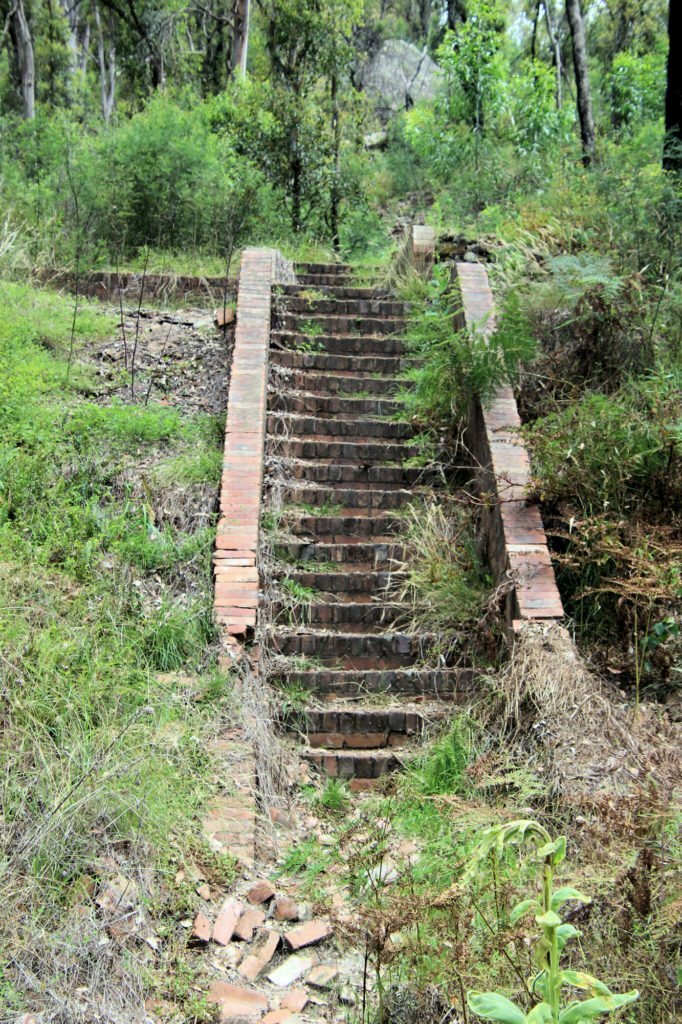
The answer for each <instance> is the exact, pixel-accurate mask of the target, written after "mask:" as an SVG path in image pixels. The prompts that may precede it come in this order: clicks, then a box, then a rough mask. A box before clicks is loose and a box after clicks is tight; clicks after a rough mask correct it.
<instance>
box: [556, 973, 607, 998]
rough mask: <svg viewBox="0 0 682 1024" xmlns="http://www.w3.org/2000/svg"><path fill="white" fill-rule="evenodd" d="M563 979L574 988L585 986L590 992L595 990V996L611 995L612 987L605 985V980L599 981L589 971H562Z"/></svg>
mask: <svg viewBox="0 0 682 1024" xmlns="http://www.w3.org/2000/svg"><path fill="white" fill-rule="evenodd" d="M561 977H562V980H563V981H564V982H565V984H566V985H573V988H583V989H586V991H588V992H593V993H594V995H595V996H610V995H611V989H610V988H609V986H608V985H605V984H604V982H603V981H599V979H598V978H595V977H594V976H593V975H591V974H588V973H587V971H571V970H567V971H562V972H561Z"/></svg>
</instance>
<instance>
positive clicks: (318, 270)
mask: <svg viewBox="0 0 682 1024" xmlns="http://www.w3.org/2000/svg"><path fill="white" fill-rule="evenodd" d="M352 272H353V268H352V266H351V265H350V263H303V262H302V263H294V273H295V274H296V275H298V274H329V275H331V276H336V275H337V274H350V273H352Z"/></svg>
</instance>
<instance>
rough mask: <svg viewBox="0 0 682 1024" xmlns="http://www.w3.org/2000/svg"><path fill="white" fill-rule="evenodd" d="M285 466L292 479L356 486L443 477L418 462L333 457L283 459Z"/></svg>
mask: <svg viewBox="0 0 682 1024" xmlns="http://www.w3.org/2000/svg"><path fill="white" fill-rule="evenodd" d="M283 463H284V465H283V467H282V468H283V469H284V471H285V472H286V474H287V475H288V477H289V478H290V479H294V480H304V481H305V482H306V483H329V484H355V485H356V486H358V487H359V486H362V487H372V486H376V484H381V485H382V486H389V485H390V486H394V487H405V486H414V485H415V484H431V483H435V482H439V481H440V479H441V478H440V475H439V473H438V472H437V471H436V470H430V469H421V468H419V467H418V466H414V467H404V466H372V465H367V464H363V463H350V464H347V465H346V464H340V463H338V462H332V461H331V460H329V461H322V460H320V461H318V460H313V461H304V460H302V459H286V460H283Z"/></svg>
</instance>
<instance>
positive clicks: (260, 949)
mask: <svg viewBox="0 0 682 1024" xmlns="http://www.w3.org/2000/svg"><path fill="white" fill-rule="evenodd" d="M280 940H281V936H280V934H279V932H275V931H272V930H270V929H267V928H262V929H261V930H260V931H259V932H258V934H257V935H256V938H255V941H254V944H253V955H254V956H257V957H258V959H259V960H261V961H262V962H263V963H264V964H269V963H270V961H271V960H272V958H273V956H274V955H275V952H276V951H277V947H278V946H279V944H280Z"/></svg>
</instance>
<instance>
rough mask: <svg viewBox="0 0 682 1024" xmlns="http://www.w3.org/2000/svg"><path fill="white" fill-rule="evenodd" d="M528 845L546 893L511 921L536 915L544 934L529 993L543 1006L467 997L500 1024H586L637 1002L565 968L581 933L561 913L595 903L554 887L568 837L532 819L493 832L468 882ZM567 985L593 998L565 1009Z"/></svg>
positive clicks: (484, 995) (490, 995) (492, 995)
mask: <svg viewBox="0 0 682 1024" xmlns="http://www.w3.org/2000/svg"><path fill="white" fill-rule="evenodd" d="M526 842H528V843H531V844H533V847H534V850H533V854H534V857H535V858H536V859H538V860H541V861H542V862H543V870H542V890H541V892H540V895H539V897H538V898H537V899H527V900H523V901H522V902H521V903H519V904H518V905H517V906H516V907H514V909H513V910H512V912H511V914H510V917H509V920H510V923H511V924H515V923H516V922H517V921H519V920H520V919H521V918H522V917H525V915H526V914H530V913H531V912H533V913H534V914H535V920H536V922H537V924H538V925H539V926H540V928H541V930H542V931H541V935H540V938H539V939H538V942H537V945H536V947H535V953H534V960H535V963H536V964H537V967H538V972H539V973H538V974H537V975H535V977H534V978H532V979H530V981H529V983H528V991H529V994H530V995H531V996H538V995H539V996H540V997H541V1002H539V1003H538V1004H537V1005H536V1006H534V1007H533V1008H532V1009H531V1010H530V1012H529V1013H524V1012H523V1010H521V1009H520V1008H519V1007H518V1006H517V1005H516V1004H515V1003H513V1002H512V1001H511V1000H510V999H507V998H506V997H505V996H502V995H500V994H499V993H497V992H470V993H469V994H468V997H467V999H468V1003H469V1008H470V1009H471V1010H472V1012H473V1013H475V1014H477V1015H478V1016H479V1017H483V1018H485V1020H495V1021H499V1022H500V1024H580V1022H582V1021H590V1020H595V1018H597V1017H601V1016H602V1015H603V1014H606V1013H613V1011H614V1010H618V1009H620V1008H621V1007H623V1006H627V1005H628V1004H629V1003H632V1002H634V1001H635V1000H636V999H638V998H639V992H637V991H636V990H633V991H632V992H624V993H615V992H611V990H610V989H609V987H608V985H605V984H604V982H603V981H599V980H598V979H597V978H595V977H593V976H592V975H591V974H588V973H587V972H585V971H573V970H568V969H566V968H562V967H561V966H560V964H559V959H560V956H561V953H562V952H563V949H564V946H565V945H566V943H567V942H568V941H569V939H572V938H575V937H576V936H578V935H580V932H579V931H578V929H577V928H574V926H573V925H572V924H569V923H568V922H563V921H562V920H561V917H560V916H559V911H560V910H561V908H562V906H563V905H564V904H565V903H566V902H567V901H568V900H577V901H578V902H580V903H589V902H590V899H589V897H588V896H583V894H582V893H580V892H578V891H577V889H573V888H571V887H570V886H562V887H561V888H559V889H556V890H555V889H554V872H555V870H556V868H557V867H558V865H559V864H561V862H562V861H563V860H564V858H565V857H566V839H565V837H564V836H559V837H558V838H557V839H554V840H552V838H551V837H550V835H549V833H548V832H547V831H546V829H544V828H543V827H542V826H541V825H539V824H538V823H537V822H535V821H531V820H520V821H512V822H509V823H508V824H506V825H497V826H495V827H494V828H490V829H487V830H486V831H485V832H484V833H483V835H482V838H481V842H480V843H479V845H478V847H477V848H476V850H475V852H474V855H473V860H472V862H471V864H470V865H469V868H468V869H467V871H466V873H465V880H468V879H470V878H472V877H473V876H474V875H475V874H476V872H477V870H478V868H479V866H480V864H481V862H482V861H483V860H484V859H485V858H486V857H487V856H488V855H489V854H491V853H496V854H503V853H504V850H505V847H507V846H520V845H521V844H523V843H526ZM564 987H568V988H573V989H579V990H582V991H584V992H587V993H589V996H588V998H587V999H583V1000H579V999H571V1000H569V1002H567V1003H565V1005H563V1006H562V989H563V988H564Z"/></svg>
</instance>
